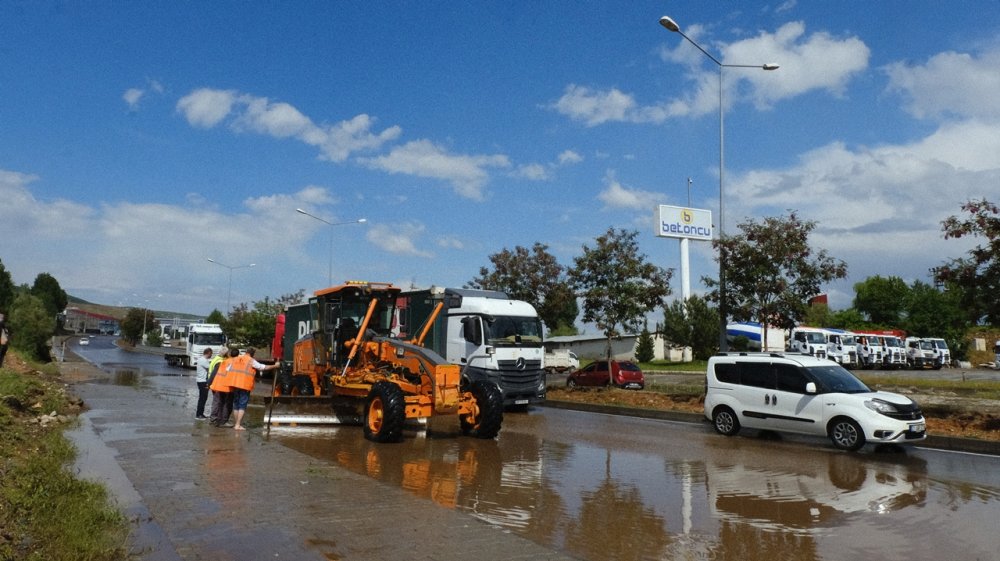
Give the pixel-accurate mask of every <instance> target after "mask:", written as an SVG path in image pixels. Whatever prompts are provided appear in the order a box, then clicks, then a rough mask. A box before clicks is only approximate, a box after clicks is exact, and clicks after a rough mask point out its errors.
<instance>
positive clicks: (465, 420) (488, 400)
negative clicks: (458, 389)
mask: <svg viewBox="0 0 1000 561" xmlns="http://www.w3.org/2000/svg"><path fill="white" fill-rule="evenodd" d="M469 392H470V393H472V397H473V398H475V401H476V407H475V411H474V412H473V413H469V414H467V415H461V416H460V417H459V422H460V423H461V424H462V433H463V434H466V435H468V436H474V437H476V438H487V439H488V438H496V436H497V434H499V432H500V425H501V424H503V392H501V391H500V388H498V387H497V386H496V384H493V383H491V382H487V381H485V380H477V381H475V382H473V383H472V386H471V387H470V388H469Z"/></svg>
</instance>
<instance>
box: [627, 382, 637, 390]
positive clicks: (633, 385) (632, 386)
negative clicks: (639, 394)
mask: <svg viewBox="0 0 1000 561" xmlns="http://www.w3.org/2000/svg"><path fill="white" fill-rule="evenodd" d="M625 387H626V388H629V389H631V388H638V387H639V383H638V382H631V383H629V384H625Z"/></svg>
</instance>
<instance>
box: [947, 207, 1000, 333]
mask: <svg viewBox="0 0 1000 561" xmlns="http://www.w3.org/2000/svg"><path fill="white" fill-rule="evenodd" d="M962 210H963V211H965V212H967V213H969V215H970V216H969V217H967V218H965V219H964V220H960V219H959V218H958V217H956V216H951V217H949V218H947V219H946V220H944V221H943V222H942V223H941V226H942V230H943V231H944V239H946V240H947V239H953V238H954V239H958V238H963V237H965V236H973V237H977V238H980V237H981V238H984V239H985V244H982V245H978V246H976V247H974V248H972V249H970V250H969V252H968V254H967V255H968V256H967V257H966V258H964V259H952V260H951V261H950V262H949V263H947V264H945V265H942V266H941V267H937V268H935V269H932V272H933V274H934V280H935V281H937V282H940V283H943V284H946V285H948V286H949V287H951V288H953V289H954V290H955V291H957V292H958V295H959V300H960V303H961V305H962V306H963V308H964V309H966V310H968V317H969V319H970V320H971V321H972V322H975V323H978V322H980V321H986V322H987V323H990V324H992V325H1000V298H997V295H998V294H1000V208H998V207H997V205H995V204H993V203H991V202H989V201H987V200H986V199H983V200H970V201H968V202H966V203H965V204H963V205H962Z"/></svg>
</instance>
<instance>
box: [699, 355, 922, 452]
mask: <svg viewBox="0 0 1000 561" xmlns="http://www.w3.org/2000/svg"><path fill="white" fill-rule="evenodd" d="M705 417H706V418H708V419H709V420H711V421H712V424H713V425H714V426H715V430H716V431H718V432H719V433H720V434H724V435H726V436H733V435H735V434H736V433H738V432H739V431H740V428H741V427H746V428H751V429H760V430H773V431H781V432H793V433H800V434H811V435H818V436H828V437H829V438H830V440H831V441H833V445H834V446H836V447H837V448H840V449H843V450H857V449H859V448H861V447H862V446H864V445H865V443H866V442H872V443H894V444H909V443H913V442H919V441H921V440H924V439H925V438H926V437H927V432H926V423H925V421H924V415H923V412H922V411H921V410H920V406H919V405H917V404H916V403H915V402H914V401H913V400H911V399H910V398H908V397H906V396H902V395H899V394H894V393H889V392H881V391H879V392H877V391H872V390H871V389H869V388H868V386H866V385H865V384H864V382H862V381H861V380H858V379H857V378H856V377H854V375H853V374H851V373H850V372H848V371H847V370H846V369H844V367H842V366H840V365H839V364H836V363H834V362H832V361H829V360H825V359H820V358H816V357H813V356H805V355H796V354H787V355H783V354H778V353H770V354H768V353H727V354H720V355H716V356H713V357H712V358H710V359H709V360H708V371H707V373H706V389H705Z"/></svg>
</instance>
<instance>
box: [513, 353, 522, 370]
mask: <svg viewBox="0 0 1000 561" xmlns="http://www.w3.org/2000/svg"><path fill="white" fill-rule="evenodd" d="M514 368H517V369H518V370H524V357H523V356H519V357H517V362H515V363H514Z"/></svg>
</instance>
